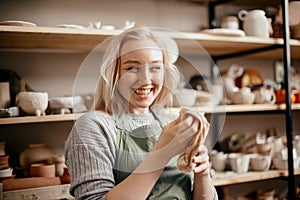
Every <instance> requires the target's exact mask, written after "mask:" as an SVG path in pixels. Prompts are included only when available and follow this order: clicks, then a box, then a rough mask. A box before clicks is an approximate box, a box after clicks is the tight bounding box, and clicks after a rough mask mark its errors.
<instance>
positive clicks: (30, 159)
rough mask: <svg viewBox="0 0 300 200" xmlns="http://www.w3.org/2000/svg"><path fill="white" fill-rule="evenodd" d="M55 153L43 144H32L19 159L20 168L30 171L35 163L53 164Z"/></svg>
mask: <svg viewBox="0 0 300 200" xmlns="http://www.w3.org/2000/svg"><path fill="white" fill-rule="evenodd" d="M54 155H55V153H54V151H53V150H52V149H51V148H49V147H48V146H47V145H46V144H43V143H34V144H30V145H29V146H28V147H27V148H25V149H24V150H23V151H22V152H21V154H20V157H19V162H20V166H21V167H22V168H23V169H24V170H28V169H29V168H30V165H31V164H34V163H52V158H53V156H54Z"/></svg>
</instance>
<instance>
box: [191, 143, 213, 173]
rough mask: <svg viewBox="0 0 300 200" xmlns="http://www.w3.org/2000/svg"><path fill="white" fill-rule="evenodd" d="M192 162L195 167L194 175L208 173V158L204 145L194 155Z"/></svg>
mask: <svg viewBox="0 0 300 200" xmlns="http://www.w3.org/2000/svg"><path fill="white" fill-rule="evenodd" d="M192 162H193V164H194V165H195V166H196V167H195V168H194V173H201V174H208V173H209V156H208V150H207V148H206V146H205V145H200V147H199V149H198V153H197V154H196V156H194V158H193V160H192Z"/></svg>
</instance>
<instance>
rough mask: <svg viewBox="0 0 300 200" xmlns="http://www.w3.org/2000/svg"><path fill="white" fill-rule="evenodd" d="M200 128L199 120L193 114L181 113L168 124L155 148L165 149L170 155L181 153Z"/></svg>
mask: <svg viewBox="0 0 300 200" xmlns="http://www.w3.org/2000/svg"><path fill="white" fill-rule="evenodd" d="M198 128H199V121H198V120H195V119H194V118H193V117H191V116H187V117H185V118H182V116H181V115H180V116H179V117H178V118H177V119H175V120H174V121H173V122H171V123H170V124H168V125H166V126H165V127H164V129H163V130H162V133H161V134H160V137H159V139H158V141H157V144H156V145H155V147H154V149H153V150H158V149H161V150H165V151H166V152H167V154H168V155H169V157H170V158H171V157H173V156H175V155H177V154H181V153H183V152H184V151H185V149H186V148H187V147H188V146H189V145H190V144H191V142H192V140H193V138H194V137H195V135H196V133H197V131H198Z"/></svg>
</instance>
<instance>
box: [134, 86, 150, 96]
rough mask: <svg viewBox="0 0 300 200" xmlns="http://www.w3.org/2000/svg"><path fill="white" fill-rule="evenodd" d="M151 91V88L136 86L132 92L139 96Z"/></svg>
mask: <svg viewBox="0 0 300 200" xmlns="http://www.w3.org/2000/svg"><path fill="white" fill-rule="evenodd" d="M152 91H153V88H137V89H135V90H134V93H135V94H137V95H140V96H148V95H150V94H151V92H152Z"/></svg>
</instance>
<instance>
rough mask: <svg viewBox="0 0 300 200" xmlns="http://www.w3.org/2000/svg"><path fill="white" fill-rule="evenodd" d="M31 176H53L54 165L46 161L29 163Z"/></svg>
mask: <svg viewBox="0 0 300 200" xmlns="http://www.w3.org/2000/svg"><path fill="white" fill-rule="evenodd" d="M30 176H31V177H55V165H54V164H46V163H37V164H31V165H30Z"/></svg>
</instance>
